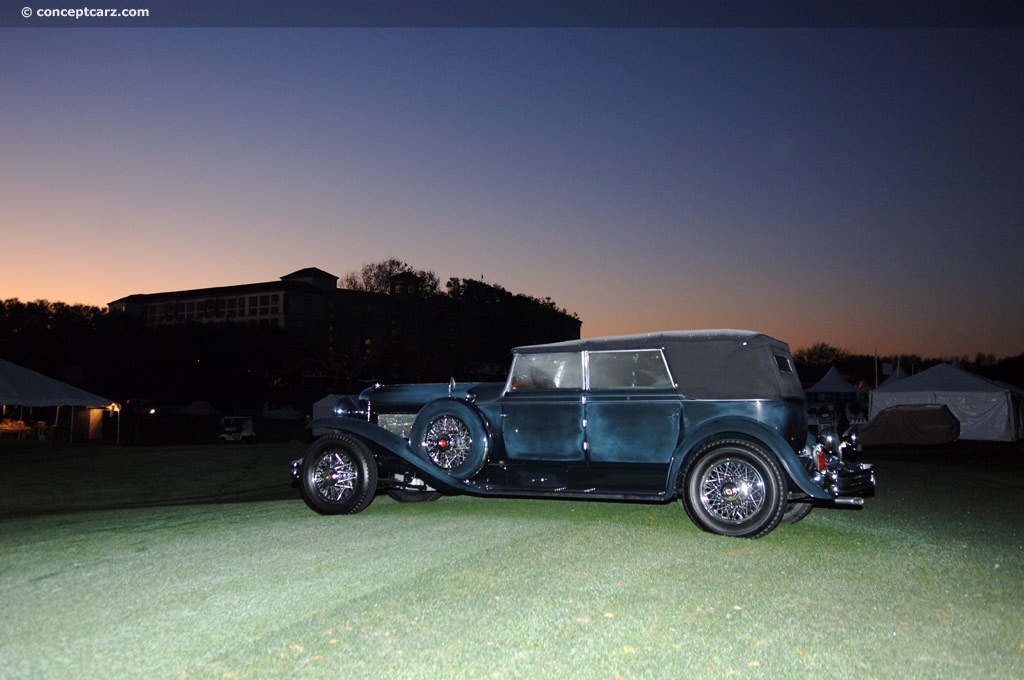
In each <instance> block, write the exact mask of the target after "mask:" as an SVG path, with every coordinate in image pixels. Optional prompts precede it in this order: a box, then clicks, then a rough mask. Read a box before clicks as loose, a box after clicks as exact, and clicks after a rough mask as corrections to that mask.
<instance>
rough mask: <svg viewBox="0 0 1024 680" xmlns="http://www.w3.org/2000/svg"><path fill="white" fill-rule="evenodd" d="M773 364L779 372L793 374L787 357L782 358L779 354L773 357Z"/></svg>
mask: <svg viewBox="0 0 1024 680" xmlns="http://www.w3.org/2000/svg"><path fill="white" fill-rule="evenodd" d="M775 363H776V364H777V365H778V367H779V370H780V371H782V372H783V373H793V372H794V371H793V364H792V363H791V362H790V360H789V357H786V356H782V355H781V354H776V355H775Z"/></svg>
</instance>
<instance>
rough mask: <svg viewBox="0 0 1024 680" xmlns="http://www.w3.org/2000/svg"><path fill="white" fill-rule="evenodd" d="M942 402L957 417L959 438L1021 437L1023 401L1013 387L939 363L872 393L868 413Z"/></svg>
mask: <svg viewBox="0 0 1024 680" xmlns="http://www.w3.org/2000/svg"><path fill="white" fill-rule="evenodd" d="M912 404H945V405H946V406H948V407H949V410H950V411H951V412H952V413H953V415H954V416H956V419H957V420H959V421H960V437H961V439H977V440H986V441H1015V440H1018V439H1022V438H1024V402H1022V399H1021V396H1020V393H1019V392H1018V391H1016V390H1015V389H1014V388H1011V387H1007V386H1005V385H1000V384H998V383H995V382H993V381H991V380H987V379H985V378H982V377H981V376H979V375H974V374H973V373H970V372H969V371H966V370H964V369H963V368H960V367H958V366H954V365H952V364H939V365H937V366H933V367H932V368H929V369H928V370H926V371H921V372H920V373H918V374H916V375H913V376H911V377H909V378H904V379H903V380H900V381H898V382H894V383H890V384H887V385H884V386H881V387H879V388H878V389H876V390H874V391H873V392H872V393H871V405H870V410H869V413H870V417H871V418H874V417H875V416H877V415H878V414H879V413H880V412H881V411H883V410H885V409H887V408H890V407H893V406H904V405H912Z"/></svg>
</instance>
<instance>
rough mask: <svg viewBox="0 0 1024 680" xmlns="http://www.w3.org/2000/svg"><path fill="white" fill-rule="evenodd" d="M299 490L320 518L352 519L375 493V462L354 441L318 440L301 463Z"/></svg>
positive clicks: (333, 437) (334, 437) (339, 437)
mask: <svg viewBox="0 0 1024 680" xmlns="http://www.w3.org/2000/svg"><path fill="white" fill-rule="evenodd" d="M299 488H300V489H301V491H302V498H303V500H305V501H306V504H307V505H308V506H309V507H311V508H313V509H314V510H316V511H317V512H319V513H320V514H323V515H354V514H355V513H357V512H362V511H363V510H365V509H366V507H367V506H368V505H369V504H370V503H371V502H372V501H373V497H374V494H376V493H377V461H376V460H374V458H373V454H372V453H371V452H370V450H369V449H368V448H367V447H366V444H364V443H363V442H362V441H360V440H359V439H357V438H356V437H353V436H351V435H345V434H333V435H327V436H324V437H321V438H320V439H317V440H316V441H315V442H313V443H312V444H311V445H310V447H309V449H308V450H307V452H306V456H305V458H304V459H303V461H302V469H301V472H300V474H299Z"/></svg>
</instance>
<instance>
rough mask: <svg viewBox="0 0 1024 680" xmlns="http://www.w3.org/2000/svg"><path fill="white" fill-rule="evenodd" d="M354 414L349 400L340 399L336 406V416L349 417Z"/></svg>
mask: <svg viewBox="0 0 1024 680" xmlns="http://www.w3.org/2000/svg"><path fill="white" fill-rule="evenodd" d="M351 412H352V405H351V403H349V400H348V399H339V400H338V401H337V402H336V403H335V404H334V415H336V416H339V417H340V416H347V415H348V414H349V413H351Z"/></svg>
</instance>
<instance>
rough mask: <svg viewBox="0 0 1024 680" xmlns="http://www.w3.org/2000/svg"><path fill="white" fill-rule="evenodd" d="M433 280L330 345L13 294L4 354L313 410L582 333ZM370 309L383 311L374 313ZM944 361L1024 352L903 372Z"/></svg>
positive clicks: (159, 391) (355, 323)
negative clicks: (379, 386)
mask: <svg viewBox="0 0 1024 680" xmlns="http://www.w3.org/2000/svg"><path fill="white" fill-rule="evenodd" d="M438 288H439V287H433V284H431V290H429V291H419V292H418V293H417V294H416V295H412V296H408V295H406V296H398V295H388V294H382V293H373V292H372V291H364V292H361V293H356V292H355V291H348V292H350V293H351V294H352V295H364V296H367V295H369V296H371V297H372V298H373V299H374V300H380V299H384V298H386V299H387V300H388V304H386V305H384V306H383V307H382V306H381V305H379V304H377V303H374V304H376V306H372V305H371V306H370V307H365V306H364V307H361V308H354V309H349V308H347V307H346V310H347V311H344V310H343V311H344V313H339V314H338V316H337V318H336V319H335V321H336V325H337V326H339V330H338V333H337V334H336V336H334V341H333V345H332V346H331V347H329V348H326V349H325V348H324V347H323V346H321V345H320V344H318V343H316V342H311V340H310V338H308V337H303V336H300V335H296V334H294V333H292V332H289V331H288V330H286V329H282V328H277V327H272V326H256V325H246V324H230V323H219V324H213V323H209V324H189V325H175V326H169V327H162V328H160V327H157V328H147V327H146V326H145V324H144V322H143V321H142V320H141V319H139V318H136V317H134V316H131V315H127V314H116V313H110V312H108V311H106V310H104V309H100V308H98V307H91V306H83V305H67V304H64V303H61V302H47V301H36V302H22V301H20V300H17V299H11V300H5V301H2V302H0V358H4V359H7V360H8V361H12V362H14V363H16V364H20V365H22V366H25V367H27V368H31V369H33V370H35V371H38V372H40V373H43V374H45V375H48V376H51V377H54V378H57V379H59V380H63V381H64V382H67V383H70V384H72V385H75V386H78V387H81V388H83V389H86V390H88V391H90V392H94V393H96V394H100V395H103V396H105V397H109V398H111V399H114V400H117V401H119V402H121V403H124V402H125V401H126V400H128V399H130V398H143V399H152V400H155V401H158V402H160V403H163V404H167V405H176V406H182V405H185V404H188V403H190V402H192V401H196V400H205V401H209V402H211V403H212V404H214V405H215V406H216V407H217V408H219V409H222V410H224V411H225V412H230V411H231V410H233V409H238V408H245V409H260V408H262V407H263V406H264V405H265V404H270V405H272V406H285V405H293V406H295V407H297V408H300V409H306V408H308V407H309V404H310V403H311V402H312V401H315V400H316V399H318V398H319V397H321V396H323V395H324V394H326V393H328V392H337V393H353V392H358V391H359V390H361V389H362V388H363V387H365V386H366V385H368V384H370V383H372V382H375V381H379V382H420V381H447V379H448V378H449V377H455V378H457V379H458V380H495V379H501V378H502V376H503V373H504V371H505V370H507V365H508V360H509V357H510V350H511V348H512V347H514V346H517V345H523V344H531V343H535V342H547V341H554V340H562V339H567V338H568V337H571V336H572V335H573V334H572V332H571V329H572V328H575V329H576V334H577V335H578V328H579V326H578V320H577V319H576V318H575V317H573V316H571V315H568V314H566V312H565V310H563V309H560V308H558V307H556V306H555V305H554V303H553V302H551V301H550V300H538V299H536V298H532V297H529V296H524V295H517V294H513V293H511V292H509V291H507V290H505V289H504V288H502V287H500V286H495V285H491V284H485V283H483V282H482V281H478V280H472V279H451V280H450V281H448V283H447V285H446V292H444V293H441V292H439V290H438ZM342 306H344V305H342ZM367 309H372V310H375V311H374V313H373V316H372V319H371V318H369V312H367V311H366V310H367ZM382 309H383V310H385V313H381V310H382ZM346 314H348V315H349V316H347V317H346V316H345V315H346ZM567 321H569V322H570V323H566V322H567ZM366 324H369V326H367V325H366ZM552 329H555V330H552ZM371 340H372V341H371ZM794 356H795V359H796V362H797V367H798V370H799V372H800V376H801V378H802V380H803V381H804V383H805V385H806V386H810V385H811V384H813V383H814V382H816V381H817V380H818V379H820V378H821V377H822V376H823V375H824V374H825V372H826V371H828V369H829V367H830V366H832V365H835V366H837V368H839V370H840V372H841V373H842V374H843V376H844V377H846V378H847V379H848V380H850V381H851V382H852V383H853V384H854V385H856V386H858V387H861V388H863V389H871V388H873V387H874V386H875V379H876V366H877V376H878V380H879V381H882V380H884V379H885V377H886V375H885V374H884V373H883V372H882V366H883V363H886V362H888V363H890V364H891V363H893V362H894V361H895V359H896V358H895V357H886V358H882V359H879V360H878V362H877V363H876V359H875V357H874V356H870V355H856V354H850V353H848V352H845V351H843V350H841V349H837V348H835V347H831V346H829V345H825V344H818V345H814V346H813V347H810V348H806V349H798V350H796V352H795V353H794ZM942 361H959V362H960V363H961V364H963V365H964V367H965V368H967V369H968V370H970V371H972V372H975V373H977V374H979V375H982V376H984V377H987V378H990V379H994V380H1002V381H1006V382H1009V383H1013V384H1015V385H1024V354H1021V355H1019V356H1015V357H1009V358H1003V359H996V358H995V357H994V356H991V355H982V354H978V355H976V356H974V357H966V356H962V357H941V358H922V357H918V356H913V355H909V356H908V355H905V356H902V357H900V358H899V363H900V367H901V368H902V369H903V370H904V371H905V372H907V373H917V372H920V371H922V370H924V369H926V368H929V367H931V366H933V365H935V364H936V363H939V362H942Z"/></svg>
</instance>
